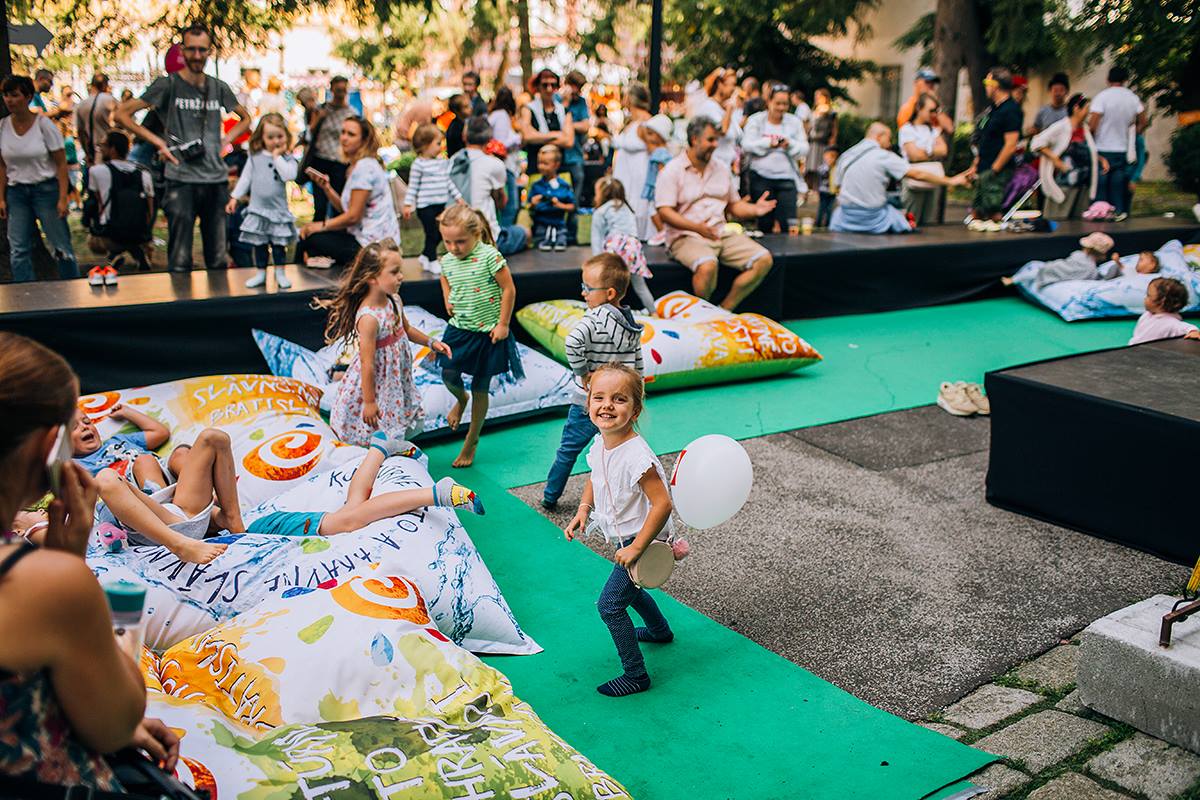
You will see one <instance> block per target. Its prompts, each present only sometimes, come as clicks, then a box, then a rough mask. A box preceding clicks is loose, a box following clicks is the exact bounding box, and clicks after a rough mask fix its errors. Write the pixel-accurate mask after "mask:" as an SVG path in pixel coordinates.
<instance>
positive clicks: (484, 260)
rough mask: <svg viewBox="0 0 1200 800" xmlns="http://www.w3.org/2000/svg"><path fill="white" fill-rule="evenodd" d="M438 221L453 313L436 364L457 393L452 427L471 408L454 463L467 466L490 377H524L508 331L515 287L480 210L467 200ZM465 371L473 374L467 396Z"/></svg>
mask: <svg viewBox="0 0 1200 800" xmlns="http://www.w3.org/2000/svg"><path fill="white" fill-rule="evenodd" d="M438 222H439V224H440V225H441V232H442V239H443V240H444V241H445V242H446V255H444V256H442V297H443V299H444V300H445V302H446V313H447V314H449V315H450V324H449V325H447V326H446V333H445V334H444V335H443V336H442V341H444V342H445V343H446V345H447V346H448V348H449V349H450V351H451V352H452V353H453V355H439V356H438V359H437V365H438V366H439V367H441V369H442V381H443V382H444V383H445V384H446V388H447V389H448V390H449V391H450V394H452V395H454V400H455V403H454V407H453V408H452V409H450V413H449V414H448V415H447V420H448V421H449V423H450V429H451V430H458V425H459V423H460V422H462V418H463V414H464V413H466V410H467V405H468V402H469V404H470V407H471V424H470V426H469V427H468V429H467V439H466V441H465V442H463V447H462V452H461V453H459V454H458V458H456V459H454V464H453V465H452V466H455V467H469V466H471V463H472V462H473V461H474V460H475V448H476V447H478V445H479V435H480V433H481V432H482V430H483V421H484V419H485V418H486V417H487V410H488V400H489V391H490V389H491V383H492V376H493V375H503V374H505V373H508V374H510V375H511V376H512V377H513V379H515V380H520V379H521V378H523V377H525V372H524V371H523V370H522V369H521V359H520V356H518V355H517V344H516V340H515V339H513V337H511V336H509V330H508V325H509V323H510V322H511V321H512V314H513V308H514V307H515V306H516V302H517V289H516V286H514V285H513V279H512V274H511V273H510V272H509V271H508V263H507V262H505V260H504V256H502V255H500V251H499V250H497V249H496V248H495V246H494V245H493V244H492V228H491V225H490V224H489V223H488V221H487V218H486V217H484V216H483V214H482V213H481V212H479V211H477V210H475V209H473V208H470V207H468V206H465V205H456V206H451V207H450V208H449V209H447V210H446V211H445V212H443V213H442V216H441V217H440V218H439V220H438ZM464 373H466V374H468V375H470V376H471V396H470V398H469V399H468V397H467V390H466V388H465V387H464V385H463V374H464Z"/></svg>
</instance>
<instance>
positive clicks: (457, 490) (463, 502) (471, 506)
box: [433, 477, 485, 516]
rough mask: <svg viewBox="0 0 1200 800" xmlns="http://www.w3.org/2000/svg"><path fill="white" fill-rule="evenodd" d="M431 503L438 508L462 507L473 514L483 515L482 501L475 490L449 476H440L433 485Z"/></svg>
mask: <svg viewBox="0 0 1200 800" xmlns="http://www.w3.org/2000/svg"><path fill="white" fill-rule="evenodd" d="M433 504H434V505H435V506H438V507H439V508H463V509H466V510H467V511H470V512H471V513H473V514H479V515H481V516H482V515H483V514H484V513H485V512H484V510H483V501H481V500H480V499H479V496H478V495H476V494H475V492H473V491H471V490H470V489H468V488H467V487H465V486H463V485H462V484H459V483H455V482H454V479H453V478H451V477H445V478H442V479H441V480H440V481H438V482H437V483H435V484H434V485H433Z"/></svg>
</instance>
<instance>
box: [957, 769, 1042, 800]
mask: <svg viewBox="0 0 1200 800" xmlns="http://www.w3.org/2000/svg"><path fill="white" fill-rule="evenodd" d="M967 780H969V781H970V782H971V783H973V784H975V785H976V786H979V787H981V788H985V789H991V790H992V791H991V792H990V793H988V794H987V795H985V797H1003V796H1004V795H1006V794H1008V793H1009V792H1012V791H1015V790H1017V789H1020V788H1021V787H1022V786H1024V785H1025V784H1026V783H1028V782H1029V776H1028V775H1026V774H1025V773H1024V772H1021V770H1019V769H1013V768H1012V767H1006V766H1005V765H1003V764H992V765H991V766H990V767H985V768H984V769H981V770H979V772H976V773H975V774H974V775H972V776H970V777H969V778H967Z"/></svg>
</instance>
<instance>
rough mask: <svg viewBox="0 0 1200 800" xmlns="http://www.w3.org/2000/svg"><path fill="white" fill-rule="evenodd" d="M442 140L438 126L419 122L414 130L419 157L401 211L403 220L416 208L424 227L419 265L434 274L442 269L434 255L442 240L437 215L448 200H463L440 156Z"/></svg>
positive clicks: (413, 140)
mask: <svg viewBox="0 0 1200 800" xmlns="http://www.w3.org/2000/svg"><path fill="white" fill-rule="evenodd" d="M445 141H446V137H445V136H444V135H442V132H441V130H439V129H438V126H437V125H432V124H428V123H427V124H425V125H421V126H420V127H418V128H417V130H416V131H415V132H414V133H413V138H412V143H413V149H414V150H416V151H417V153H418V157H417V159H416V160H414V161H413V163H412V172H411V174H410V175H409V180H408V194H407V195H405V197H404V209H403V210H402V211H401V213H402V214H403V215H404V218H405V219H411V218H412V215H413V209H414V208H415V209H416V211H417V219H419V220H421V227H422V228H424V229H425V249H424V250H422V251H421V267H422V268H423V269H426V270H429V271H430V272H432V273H433V274H435V275H438V274H440V273H441V271H442V265H441V264H440V263H439V262H438V258H437V246H438V243H439V242H441V241H442V234H441V232H440V231H439V230H438V222H437V219H438V215H439V214H441V213H442V212H443V211H444V210H445V209H446V204H447V203H449V202H450V200H451V199H453V200H454V201H456V202H459V203H461V202H462V199H463V198H462V194H461V193H459V191H458V187H457V186H455V185H454V182H453V181H451V180H450V160H449V159H447V158H442V157H441V155H442V145H443V143H444V142H445Z"/></svg>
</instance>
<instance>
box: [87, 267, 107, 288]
mask: <svg viewBox="0 0 1200 800" xmlns="http://www.w3.org/2000/svg"><path fill="white" fill-rule="evenodd" d="M104 270H105V267H102V266H100V267H92V268H91V269H89V270H88V285H89V286H103V285H104Z"/></svg>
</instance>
